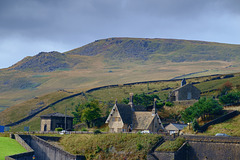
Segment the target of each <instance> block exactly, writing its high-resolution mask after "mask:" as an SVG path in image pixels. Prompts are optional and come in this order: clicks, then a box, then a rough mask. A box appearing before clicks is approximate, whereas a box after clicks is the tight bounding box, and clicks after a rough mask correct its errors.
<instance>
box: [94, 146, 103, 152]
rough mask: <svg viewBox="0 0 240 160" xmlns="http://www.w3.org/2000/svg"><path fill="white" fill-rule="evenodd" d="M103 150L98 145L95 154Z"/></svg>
mask: <svg viewBox="0 0 240 160" xmlns="http://www.w3.org/2000/svg"><path fill="white" fill-rule="evenodd" d="M101 151H102V148H100V147H99V146H97V148H96V150H95V154H96V153H99V152H101Z"/></svg>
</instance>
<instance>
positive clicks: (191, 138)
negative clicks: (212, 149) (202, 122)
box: [180, 135, 240, 144]
mask: <svg viewBox="0 0 240 160" xmlns="http://www.w3.org/2000/svg"><path fill="white" fill-rule="evenodd" d="M180 137H183V138H185V139H186V141H191V142H211V143H237V144H238V143H240V137H224V136H193V135H187V136H186V135H181V136H180Z"/></svg>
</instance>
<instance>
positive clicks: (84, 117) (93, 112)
mask: <svg viewBox="0 0 240 160" xmlns="http://www.w3.org/2000/svg"><path fill="white" fill-rule="evenodd" d="M100 117H101V110H100V108H99V102H98V101H91V102H87V103H86V104H85V109H83V110H82V114H81V121H83V122H85V123H86V124H87V126H88V127H92V126H93V121H94V120H95V119H97V118H100Z"/></svg>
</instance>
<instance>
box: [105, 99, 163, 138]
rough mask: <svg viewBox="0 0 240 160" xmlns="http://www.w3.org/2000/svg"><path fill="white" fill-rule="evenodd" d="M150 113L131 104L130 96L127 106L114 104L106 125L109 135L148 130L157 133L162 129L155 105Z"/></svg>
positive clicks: (141, 107)
mask: <svg viewBox="0 0 240 160" xmlns="http://www.w3.org/2000/svg"><path fill="white" fill-rule="evenodd" d="M155 102H156V100H154V106H153V109H152V111H146V109H145V107H143V106H135V105H134V104H133V102H132V95H131V96H130V102H129V104H118V103H117V101H116V103H115V104H114V106H113V108H112V110H111V112H110V114H109V116H108V118H107V120H106V123H107V124H108V126H109V129H110V131H109V132H111V133H120V132H138V131H143V130H149V131H150V132H153V133H157V132H158V131H160V130H161V129H164V128H163V125H162V122H161V119H160V117H159V116H158V114H157V109H156V105H155Z"/></svg>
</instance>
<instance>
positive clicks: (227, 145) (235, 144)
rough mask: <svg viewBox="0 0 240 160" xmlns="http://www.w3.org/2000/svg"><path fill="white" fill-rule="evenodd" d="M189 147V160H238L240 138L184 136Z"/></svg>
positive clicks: (239, 156)
mask: <svg viewBox="0 0 240 160" xmlns="http://www.w3.org/2000/svg"><path fill="white" fill-rule="evenodd" d="M184 137H185V139H186V140H187V142H188V144H189V145H190V147H189V149H188V157H189V160H194V159H228V160H235V159H239V158H240V152H239V151H240V137H216V136H207V137H206V136H184Z"/></svg>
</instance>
